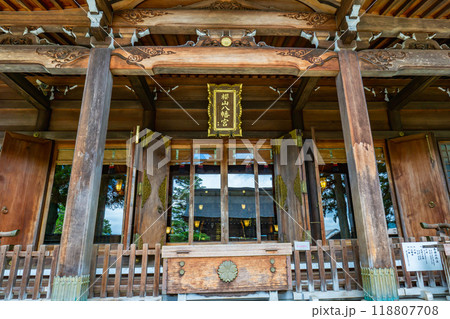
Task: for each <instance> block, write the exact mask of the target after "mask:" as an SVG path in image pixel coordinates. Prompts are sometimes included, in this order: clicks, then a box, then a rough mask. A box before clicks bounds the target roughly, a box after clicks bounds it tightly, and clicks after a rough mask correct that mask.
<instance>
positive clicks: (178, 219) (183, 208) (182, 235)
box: [167, 165, 190, 243]
mask: <svg viewBox="0 0 450 319" xmlns="http://www.w3.org/2000/svg"><path fill="white" fill-rule="evenodd" d="M189 173H190V165H174V166H171V167H170V184H169V187H170V190H171V192H170V199H169V200H170V210H169V216H168V226H169V227H171V231H170V233H169V234H168V238H167V241H168V242H171V243H181V242H187V241H188V238H189V188H190V180H189Z"/></svg>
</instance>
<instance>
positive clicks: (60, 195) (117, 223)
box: [44, 165, 126, 244]
mask: <svg viewBox="0 0 450 319" xmlns="http://www.w3.org/2000/svg"><path fill="white" fill-rule="evenodd" d="M71 170H72V166H71V165H56V167H55V175H54V180H53V187H52V194H51V197H50V205H49V211H48V217H47V224H46V228H45V238H44V243H45V244H58V243H59V242H60V240H61V234H62V227H63V223H64V215H65V210H66V201H67V192H68V189H69V181H70V174H71ZM125 183H126V165H103V168H102V177H101V183H100V193H99V202H98V210H97V218H96V226H95V236H94V242H95V243H120V241H121V235H122V226H123V215H124V200H125Z"/></svg>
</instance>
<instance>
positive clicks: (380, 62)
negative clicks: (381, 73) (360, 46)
mask: <svg viewBox="0 0 450 319" xmlns="http://www.w3.org/2000/svg"><path fill="white" fill-rule="evenodd" d="M407 55H408V54H407V53H406V52H403V51H394V50H382V51H371V52H365V53H363V54H361V55H359V58H360V59H361V60H364V61H366V62H369V63H372V64H373V65H375V66H377V67H378V68H379V69H382V70H389V69H390V68H391V67H392V66H393V64H392V63H393V62H394V61H395V60H401V59H404V58H406V56H407Z"/></svg>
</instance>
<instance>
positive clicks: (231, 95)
mask: <svg viewBox="0 0 450 319" xmlns="http://www.w3.org/2000/svg"><path fill="white" fill-rule="evenodd" d="M241 92H242V84H233V85H231V84H208V93H209V94H208V100H209V105H208V115H209V128H208V136H242V128H241V114H242V107H241Z"/></svg>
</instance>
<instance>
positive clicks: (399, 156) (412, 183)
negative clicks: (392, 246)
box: [388, 134, 450, 237]
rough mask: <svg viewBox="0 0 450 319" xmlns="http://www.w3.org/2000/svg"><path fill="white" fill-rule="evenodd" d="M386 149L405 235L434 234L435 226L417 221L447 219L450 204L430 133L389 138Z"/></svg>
mask: <svg viewBox="0 0 450 319" xmlns="http://www.w3.org/2000/svg"><path fill="white" fill-rule="evenodd" d="M388 150H389V156H390V160H391V169H392V176H393V178H394V183H395V190H396V193H397V199H398V206H399V209H400V212H401V215H402V218H403V223H404V225H405V231H406V234H405V236H408V237H412V236H413V237H419V236H434V235H435V231H434V230H425V229H422V228H421V227H420V223H421V222H425V223H431V224H434V223H447V222H449V219H450V204H449V197H448V191H447V189H446V187H445V179H444V172H443V170H442V166H441V162H440V160H439V154H438V152H437V150H436V147H435V143H434V139H433V137H432V135H431V134H418V135H411V136H405V137H400V138H395V139H391V140H389V141H388Z"/></svg>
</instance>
